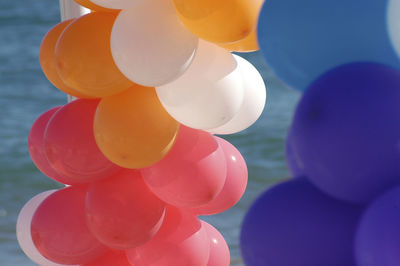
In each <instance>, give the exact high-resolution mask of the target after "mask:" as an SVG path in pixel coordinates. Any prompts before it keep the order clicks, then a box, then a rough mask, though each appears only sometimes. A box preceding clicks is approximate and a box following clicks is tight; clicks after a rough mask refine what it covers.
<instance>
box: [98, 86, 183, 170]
mask: <svg viewBox="0 0 400 266" xmlns="http://www.w3.org/2000/svg"><path fill="white" fill-rule="evenodd" d="M178 129H179V123H178V122H176V121H175V120H174V119H173V118H172V117H171V116H170V115H169V114H168V113H167V112H166V111H165V110H164V108H163V107H162V105H161V103H160V101H159V100H158V98H157V94H156V92H155V89H154V88H148V87H142V86H139V85H135V86H134V87H131V88H130V89H128V90H126V91H124V92H123V93H120V94H117V95H114V96H110V97H105V98H103V99H102V100H101V101H100V104H99V105H98V107H97V111H96V115H95V119H94V134H95V138H96V143H97V145H98V146H99V148H100V150H101V151H102V152H103V154H104V155H105V156H106V157H107V158H108V159H109V160H110V161H112V162H114V163H115V164H117V165H119V166H122V167H125V168H132V169H134V168H144V167H148V166H151V165H153V164H154V163H156V162H158V161H159V160H161V159H162V158H163V157H164V156H165V155H166V154H167V153H168V151H169V150H170V149H171V148H172V146H173V144H174V142H175V138H176V135H177V132H178Z"/></svg>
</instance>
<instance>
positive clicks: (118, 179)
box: [86, 170, 165, 249]
mask: <svg viewBox="0 0 400 266" xmlns="http://www.w3.org/2000/svg"><path fill="white" fill-rule="evenodd" d="M164 213H165V203H164V202H162V201H161V200H159V199H158V198H157V197H155V196H154V195H153V194H152V193H151V192H150V190H149V189H148V188H147V187H146V185H145V183H144V182H143V179H142V176H141V175H140V173H139V172H138V171H135V170H125V171H122V172H121V173H120V174H118V175H116V176H113V177H111V178H108V179H105V180H102V181H98V182H95V183H92V184H91V186H90V187H89V190H88V193H87V196H86V214H87V223H88V227H89V229H90V231H91V232H92V233H93V235H94V236H96V238H97V239H98V240H99V241H100V242H101V243H103V244H104V245H107V246H108V247H111V248H114V249H128V248H133V247H136V246H139V245H141V244H144V243H145V242H146V241H148V240H150V239H151V238H152V237H153V236H154V235H155V234H156V233H157V231H158V230H159V229H160V227H161V224H162V222H163V219H164Z"/></svg>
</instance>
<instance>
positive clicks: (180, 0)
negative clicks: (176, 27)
mask: <svg viewBox="0 0 400 266" xmlns="http://www.w3.org/2000/svg"><path fill="white" fill-rule="evenodd" d="M173 1H174V5H175V8H176V10H177V13H178V15H179V17H180V19H181V21H182V22H183V24H185V26H186V27H187V28H189V29H190V30H191V31H192V32H193V33H194V34H196V35H197V36H198V37H200V38H202V39H205V40H208V41H210V42H214V43H232V42H236V41H239V40H241V39H244V38H246V37H247V36H248V35H249V34H250V33H251V32H252V31H254V29H255V27H256V24H257V19H258V14H259V12H260V9H261V6H262V3H263V0H173Z"/></svg>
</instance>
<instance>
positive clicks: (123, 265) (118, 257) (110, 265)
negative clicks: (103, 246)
mask: <svg viewBox="0 0 400 266" xmlns="http://www.w3.org/2000/svg"><path fill="white" fill-rule="evenodd" d="M131 265H132V264H130V262H129V261H128V257H127V256H126V254H125V252H124V251H121V250H111V249H110V250H109V251H107V252H106V253H105V254H103V255H102V256H100V257H98V258H96V259H94V260H92V261H91V262H88V263H85V264H82V265H80V266H131Z"/></svg>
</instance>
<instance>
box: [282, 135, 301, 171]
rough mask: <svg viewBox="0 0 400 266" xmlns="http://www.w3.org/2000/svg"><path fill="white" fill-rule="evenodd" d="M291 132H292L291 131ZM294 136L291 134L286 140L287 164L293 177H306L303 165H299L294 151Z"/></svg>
mask: <svg viewBox="0 0 400 266" xmlns="http://www.w3.org/2000/svg"><path fill="white" fill-rule="evenodd" d="M289 132H291V131H290V130H289ZM292 138H293V134H290V133H289V135H288V136H287V138H286V146H285V157H286V164H287V166H288V168H289V172H290V173H291V174H292V176H293V177H299V176H304V175H305V174H304V169H303V166H302V165H299V163H298V161H301V160H298V159H297V157H298V154H297V152H296V151H295V150H294V149H293V144H292V142H293V140H292Z"/></svg>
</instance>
